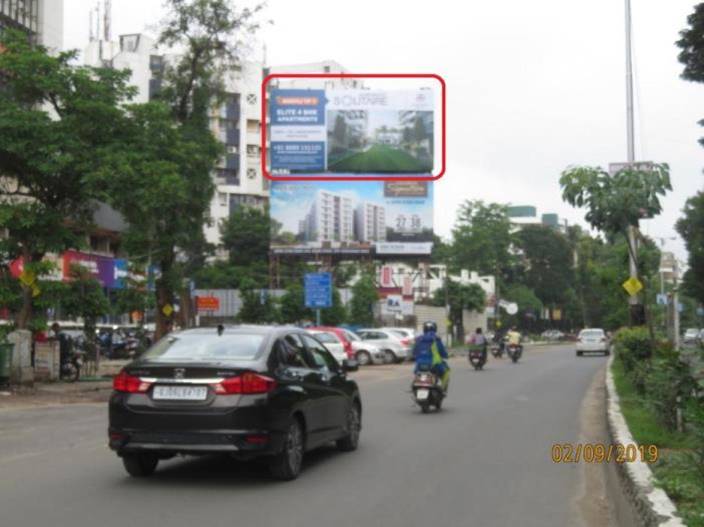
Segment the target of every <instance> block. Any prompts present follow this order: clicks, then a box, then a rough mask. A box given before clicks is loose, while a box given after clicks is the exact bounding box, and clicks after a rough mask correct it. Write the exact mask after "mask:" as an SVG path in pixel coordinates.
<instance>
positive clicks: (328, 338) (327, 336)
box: [313, 333, 340, 344]
mask: <svg viewBox="0 0 704 527" xmlns="http://www.w3.org/2000/svg"><path fill="white" fill-rule="evenodd" d="M313 336H314V337H315V338H317V339H318V340H319V341H320V342H323V343H326V344H339V343H340V341H339V340H337V337H336V336H335V335H333V334H331V333H313Z"/></svg>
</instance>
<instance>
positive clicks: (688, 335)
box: [682, 328, 699, 344]
mask: <svg viewBox="0 0 704 527" xmlns="http://www.w3.org/2000/svg"><path fill="white" fill-rule="evenodd" d="M698 339H699V329H697V328H688V329H687V330H686V331H685V332H684V336H683V337H682V342H683V343H684V344H696V343H697V340H698Z"/></svg>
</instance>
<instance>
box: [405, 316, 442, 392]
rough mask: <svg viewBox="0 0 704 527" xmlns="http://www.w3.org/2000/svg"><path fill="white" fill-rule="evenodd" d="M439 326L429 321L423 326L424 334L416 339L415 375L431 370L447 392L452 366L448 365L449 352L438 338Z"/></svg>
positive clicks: (414, 351)
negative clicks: (421, 371)
mask: <svg viewBox="0 0 704 527" xmlns="http://www.w3.org/2000/svg"><path fill="white" fill-rule="evenodd" d="M437 331H438V326H437V324H436V323H435V322H432V321H429V322H426V323H425V324H423V334H422V335H421V336H419V337H418V338H417V339H416V343H415V346H414V347H413V358H414V359H415V363H416V365H415V370H414V371H415V373H418V371H420V370H424V369H430V371H431V372H432V373H434V374H435V375H437V376H438V377H439V378H440V381H441V383H442V388H443V390H445V391H447V388H448V386H449V384H450V366H449V365H448V364H447V358H448V355H447V351H446V350H445V345H444V344H443V343H442V340H441V339H440V337H438V336H437Z"/></svg>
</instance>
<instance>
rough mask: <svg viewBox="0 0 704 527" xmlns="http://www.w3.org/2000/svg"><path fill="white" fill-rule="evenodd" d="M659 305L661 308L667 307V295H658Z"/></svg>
mask: <svg viewBox="0 0 704 527" xmlns="http://www.w3.org/2000/svg"><path fill="white" fill-rule="evenodd" d="M656 299H657V304H658V305H659V306H666V305H667V295H665V294H662V293H658V295H657V297H656Z"/></svg>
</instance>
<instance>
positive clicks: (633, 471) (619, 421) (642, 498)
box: [606, 354, 685, 527]
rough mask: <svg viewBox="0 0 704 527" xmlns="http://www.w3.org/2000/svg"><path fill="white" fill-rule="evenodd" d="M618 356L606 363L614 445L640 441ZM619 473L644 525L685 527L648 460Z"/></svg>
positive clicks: (621, 467)
mask: <svg viewBox="0 0 704 527" xmlns="http://www.w3.org/2000/svg"><path fill="white" fill-rule="evenodd" d="M613 361H614V355H613V354H612V355H611V357H610V358H609V362H608V364H607V365H606V401H607V404H606V414H607V421H608V426H609V435H610V439H611V442H612V443H613V444H619V445H629V444H636V442H635V440H634V439H633V436H632V435H631V431H630V430H629V429H628V424H627V423H626V419H625V417H624V416H623V414H622V413H621V403H620V401H619V397H618V393H616V385H615V384H614V377H613V374H612V373H611V365H612V364H613ZM616 466H617V467H618V472H619V474H620V475H621V478H620V479H621V483H622V487H623V490H624V493H625V495H626V496H627V497H628V499H629V501H630V502H631V503H632V504H633V506H634V507H635V510H636V514H637V516H638V518H639V520H640V521H641V522H642V523H641V525H644V526H647V527H685V524H684V523H683V522H682V520H681V519H680V518H679V517H678V516H677V507H675V504H674V503H673V502H672V500H671V499H670V498H669V497H668V495H667V494H666V493H665V491H664V490H662V489H660V488H657V487H655V485H654V483H653V482H654V476H653V472H652V471H651V470H650V467H649V466H648V464H647V463H645V462H643V461H639V460H636V461H634V462H633V463H618V464H617V465H616Z"/></svg>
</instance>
